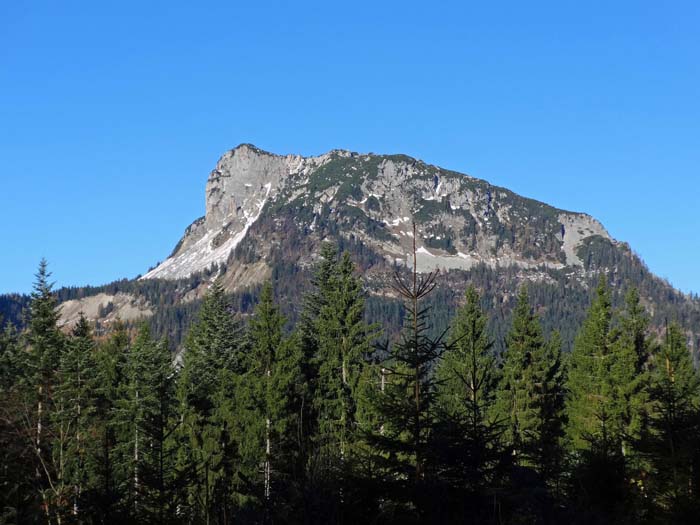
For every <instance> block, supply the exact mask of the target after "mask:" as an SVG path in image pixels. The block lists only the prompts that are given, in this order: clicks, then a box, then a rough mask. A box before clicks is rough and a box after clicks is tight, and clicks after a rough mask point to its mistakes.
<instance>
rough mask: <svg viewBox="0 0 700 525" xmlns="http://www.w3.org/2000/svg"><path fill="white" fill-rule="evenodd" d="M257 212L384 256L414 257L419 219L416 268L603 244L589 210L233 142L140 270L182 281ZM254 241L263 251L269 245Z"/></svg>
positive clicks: (226, 252) (548, 260)
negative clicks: (190, 213)
mask: <svg viewBox="0 0 700 525" xmlns="http://www.w3.org/2000/svg"><path fill="white" fill-rule="evenodd" d="M261 217H265V218H266V220H265V221H264V222H265V223H266V224H267V225H268V226H267V227H268V228H273V229H274V228H277V226H275V224H280V221H281V220H282V217H287V218H288V219H289V220H291V223H292V224H294V227H295V228H296V229H297V230H298V231H300V232H302V233H303V235H304V236H306V237H308V238H309V239H311V240H314V239H315V240H316V241H319V242H320V241H321V240H323V239H324V238H326V237H327V236H329V235H340V236H341V237H346V238H350V237H352V238H353V239H356V240H358V241H359V242H362V243H364V244H366V245H367V246H368V247H370V248H371V249H372V250H374V251H375V252H376V254H377V255H380V256H381V257H382V258H383V259H384V260H386V261H387V262H389V263H391V264H394V263H399V264H409V263H410V261H409V260H408V259H407V258H406V253H407V252H408V251H409V248H410V245H411V244H412V240H411V236H412V228H411V223H412V222H413V221H415V222H416V223H417V225H418V234H419V236H420V238H419V239H418V240H419V246H420V249H419V256H418V264H419V270H421V271H424V270H430V269H433V268H458V269H469V268H471V267H472V266H474V265H475V264H480V263H486V264H487V265H490V266H493V267H496V266H511V265H516V266H520V267H525V268H534V267H539V266H544V267H548V268H552V269H561V268H564V267H567V266H569V267H580V266H582V261H581V259H580V257H579V254H578V249H579V247H580V246H581V245H582V243H583V242H584V241H585V240H586V239H588V238H590V237H593V236H599V237H602V238H604V239H607V240H610V236H609V235H608V233H607V232H606V231H605V229H604V228H603V226H602V225H601V224H600V223H599V222H598V221H596V220H595V219H593V218H592V217H590V216H587V215H585V214H579V213H571V212H566V211H564V210H559V209H557V208H554V207H552V206H548V205H546V204H544V203H540V202H537V201H534V200H531V199H527V198H524V197H521V196H519V195H517V194H515V193H513V192H511V191H509V190H506V189H504V188H499V187H496V186H493V185H491V184H489V183H488V182H486V181H483V180H479V179H475V178H473V177H469V176H467V175H464V174H461V173H457V172H453V171H449V170H444V169H441V168H438V167H436V166H431V165H428V164H426V163H424V162H422V161H419V160H416V159H414V158H411V157H408V156H406V155H374V154H360V153H354V152H350V151H346V150H332V151H330V152H328V153H325V154H323V155H319V156H316V157H303V156H300V155H276V154H273V153H269V152H266V151H263V150H261V149H259V148H257V147H256V146H253V145H251V144H241V145H239V146H237V147H236V148H234V149H232V150H230V151H228V152H226V153H225V154H224V155H223V156H222V157H221V158H220V159H219V161H218V162H217V164H216V167H215V168H214V170H213V171H212V172H211V173H210V175H209V178H208V180H207V183H206V213H205V216H204V217H203V218H201V219H198V220H197V221H195V222H194V223H192V225H190V227H189V228H188V229H187V231H186V232H185V235H184V237H183V238H182V240H181V241H180V243H179V244H178V246H177V248H176V249H175V250H174V252H173V254H172V255H171V256H170V257H169V258H168V259H166V260H165V261H164V262H163V263H162V264H160V265H159V266H158V267H157V268H155V269H154V270H152V271H150V272H148V273H147V274H146V275H145V276H144V277H143V278H167V279H176V278H183V277H187V276H189V275H190V274H192V273H195V272H199V271H202V270H205V269H207V268H209V267H210V266H211V265H212V264H221V263H223V262H226V261H227V260H228V259H229V256H230V254H231V252H232V251H233V250H234V249H235V248H236V247H237V246H239V245H240V244H241V242H242V241H243V240H244V239H246V238H247V237H248V236H249V232H250V229H251V227H252V226H253V225H254V224H256V223H257V222H259V221H260V220H261ZM258 240H259V246H258V248H257V251H258V254H259V256H260V257H262V256H263V255H264V254H265V253H269V246H267V247H266V246H264V245H265V244H266V241H265V240H264V239H262V238H260V239H258ZM267 244H269V243H267ZM290 251H294V249H293V247H290ZM302 255H303V256H307V255H308V254H302Z"/></svg>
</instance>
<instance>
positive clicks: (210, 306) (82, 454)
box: [0, 244, 700, 524]
mask: <svg viewBox="0 0 700 525" xmlns="http://www.w3.org/2000/svg"><path fill="white" fill-rule="evenodd" d="M49 278H50V274H49V272H48V270H47V267H46V263H45V262H42V263H41V265H40V267H39V271H38V273H37V275H36V282H35V285H34V291H33V293H32V296H31V300H30V302H29V306H28V312H27V314H26V316H25V319H26V321H25V324H24V327H23V328H22V329H21V330H17V329H16V328H15V326H14V325H13V324H11V323H9V324H7V326H6V328H5V329H4V331H3V332H2V335H0V400H1V401H0V458H1V459H0V523H55V524H66V523H122V524H124V523H203V524H213V523H218V524H227V523H319V524H321V523H323V524H326V523H357V522H360V521H367V522H369V523H499V524H500V523H561V522H570V523H582V524H583V523H634V522H638V523H694V522H696V520H697V516H698V512H699V511H700V495H699V494H698V491H699V490H700V375H698V372H697V371H696V369H695V368H694V366H693V361H692V358H691V353H690V351H689V348H688V341H687V336H686V334H685V332H684V331H683V330H682V329H681V328H680V327H679V325H678V324H676V323H675V322H669V323H667V326H666V328H665V330H664V333H663V334H662V336H661V337H657V336H656V335H655V333H654V331H653V330H651V328H650V326H651V325H650V315H649V314H648V313H647V312H646V310H645V308H644V307H643V305H642V301H641V299H640V295H639V294H638V293H637V292H635V291H634V290H632V291H630V292H629V293H628V294H627V297H626V300H625V302H624V304H622V305H620V306H617V307H616V306H613V301H612V290H611V286H610V285H609V284H608V282H607V281H606V280H605V278H601V280H600V282H599V283H598V286H597V288H596V289H595V293H594V296H593V300H592V302H591V304H590V307H589V309H588V312H587V314H586V316H585V319H584V320H583V321H582V323H581V325H580V328H579V330H578V334H577V335H576V337H575V342H574V344H573V350H572V351H571V352H570V353H565V352H562V338H561V337H560V335H559V334H558V332H556V331H554V330H551V329H550V328H549V327H547V326H545V324H544V323H543V320H542V318H541V316H540V314H539V308H536V306H538V305H541V303H537V304H536V303H535V302H534V301H533V299H532V294H531V291H530V289H529V288H528V287H526V286H523V287H522V288H521V289H520V290H519V292H518V294H517V297H516V298H515V302H516V306H515V308H514V309H513V313H512V315H511V316H510V319H511V320H510V323H509V325H508V327H507V332H506V334H505V336H504V337H503V345H502V349H501V350H500V351H497V350H496V345H495V341H496V338H497V337H499V335H498V334H495V333H494V331H493V329H492V322H491V319H490V318H491V316H492V312H491V310H490V308H489V307H488V302H485V301H484V299H483V297H482V294H480V293H479V291H478V288H477V287H475V286H469V287H468V288H467V290H466V292H465V294H464V296H463V298H462V300H461V301H460V305H459V307H458V308H457V310H456V311H455V312H454V315H451V316H450V317H449V318H448V319H446V321H445V322H438V321H437V320H436V315H435V311H436V302H439V301H440V298H441V295H440V294H441V292H440V288H437V283H438V281H439V279H440V278H441V277H439V276H438V274H436V273H431V274H424V275H420V274H416V273H397V274H396V276H395V279H394V283H393V290H394V298H393V299H392V301H393V303H392V304H397V303H398V302H399V301H400V302H401V304H402V305H403V307H402V310H401V312H399V311H398V310H396V311H395V315H396V316H397V318H399V319H400V320H401V322H402V330H401V332H400V333H397V334H396V333H394V332H393V331H382V329H383V327H382V326H380V325H379V324H376V323H370V322H368V320H367V319H368V315H367V310H368V309H370V308H371V307H372V306H371V305H372V303H371V297H368V296H367V294H366V284H365V281H364V280H363V279H361V278H360V276H359V272H358V271H357V268H356V267H355V264H354V263H353V262H352V260H351V258H350V256H349V255H348V254H347V253H346V252H342V253H340V251H339V250H338V249H337V247H335V246H332V245H329V244H327V245H324V246H323V248H322V250H321V253H320V259H319V263H318V264H317V266H316V268H315V270H314V272H313V277H312V279H311V282H310V284H309V285H307V286H306V289H308V290H309V291H308V292H307V293H305V294H303V296H298V297H297V298H296V299H297V300H296V301H295V302H294V304H293V305H292V306H293V307H294V309H295V310H296V314H295V316H294V319H293V320H290V319H289V318H288V316H285V312H287V311H289V308H290V305H288V304H280V302H279V300H278V299H277V298H279V297H280V293H279V290H276V289H274V288H273V285H272V283H267V284H265V285H264V286H263V287H262V288H261V290H260V292H259V294H257V297H258V299H257V302H256V303H255V305H254V307H253V308H252V311H251V314H250V315H247V316H245V317H242V316H240V315H239V308H238V306H240V305H238V304H236V305H232V303H231V297H230V296H228V295H227V294H225V292H224V289H223V287H222V286H221V284H220V283H219V282H218V281H214V283H213V284H212V285H211V287H210V289H209V291H208V293H207V295H206V297H205V298H204V300H203V302H202V305H201V308H200V309H199V311H198V314H197V317H196V321H195V322H193V323H191V324H189V325H188V326H186V332H187V333H186V336H185V337H184V343H183V346H184V352H182V353H181V354H176V353H175V352H174V351H173V347H172V345H171V344H170V342H169V341H168V340H167V339H165V338H163V337H159V336H158V335H155V334H154V333H153V331H152V330H151V328H150V327H149V326H148V325H146V324H143V325H141V326H140V327H139V328H138V330H137V331H136V332H135V333H134V332H133V331H130V330H127V327H126V326H125V325H124V324H123V323H120V322H117V323H115V324H114V325H112V326H111V327H110V329H109V333H108V334H106V335H104V336H102V337H96V335H95V333H94V327H93V326H91V324H90V323H89V322H88V321H87V320H86V319H85V318H84V317H81V318H80V319H79V320H78V322H77V323H76V324H75V325H74V326H73V327H72V329H71V331H70V333H65V332H64V331H62V330H61V329H60V327H59V314H58V298H57V296H56V294H55V293H54V291H53V289H52V285H51V283H50V281H49ZM278 282H279V281H275V283H278ZM443 289H444V288H443ZM286 296H287V297H289V296H288V295H286ZM234 306H235V307H234Z"/></svg>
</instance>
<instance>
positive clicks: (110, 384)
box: [91, 320, 130, 523]
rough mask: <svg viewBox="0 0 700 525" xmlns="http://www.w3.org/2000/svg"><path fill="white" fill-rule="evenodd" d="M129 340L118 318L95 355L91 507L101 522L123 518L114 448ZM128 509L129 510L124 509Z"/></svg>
mask: <svg viewBox="0 0 700 525" xmlns="http://www.w3.org/2000/svg"><path fill="white" fill-rule="evenodd" d="M129 348H130V341H129V335H128V333H127V330H126V325H125V324H124V323H123V322H122V321H119V320H117V321H116V322H115V323H114V325H113V326H112V328H111V333H110V334H109V336H108V338H107V339H106V340H105V341H104V342H103V343H102V344H100V345H98V347H97V351H96V354H95V384H96V387H95V399H94V434H95V441H96V443H95V449H94V456H93V457H92V458H91V462H92V463H93V467H92V470H93V472H94V480H93V484H92V492H93V496H92V498H91V506H92V508H91V510H92V512H93V513H94V515H95V516H96V519H97V520H98V521H99V522H100V523H116V522H118V521H122V519H123V517H124V516H123V515H121V514H120V508H119V502H120V499H121V490H122V489H123V487H124V486H125V484H126V482H125V477H126V474H125V473H124V470H123V469H122V466H123V464H122V463H121V462H120V457H119V454H118V451H117V439H118V437H120V436H119V433H118V431H119V427H120V425H119V421H120V414H119V410H118V409H119V408H120V406H121V404H122V401H121V396H122V394H123V393H124V388H123V385H124V384H126V382H127V377H128V376H127V372H128V370H127V358H128V357H129ZM127 510H128V509H127Z"/></svg>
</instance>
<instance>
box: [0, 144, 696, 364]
mask: <svg viewBox="0 0 700 525" xmlns="http://www.w3.org/2000/svg"><path fill="white" fill-rule="evenodd" d="M412 222H415V223H416V229H417V237H418V238H417V239H416V241H417V245H418V258H417V264H418V269H419V271H428V270H432V269H436V268H438V269H440V270H441V271H442V275H441V277H440V278H439V282H440V288H439V290H438V291H437V294H436V295H435V298H434V303H435V309H434V319H435V324H436V327H435V328H436V329H439V328H441V327H443V326H444V325H445V324H446V322H447V320H448V318H449V316H450V315H451V313H452V312H453V311H454V308H455V307H456V306H457V305H458V304H459V303H460V302H461V300H462V297H463V290H464V288H465V287H466V285H467V284H468V283H472V284H474V285H475V286H477V287H478V288H479V289H480V291H481V293H482V295H483V303H484V307H485V308H487V309H488V311H489V314H490V316H491V330H492V332H493V333H494V336H495V338H496V347H497V348H502V347H503V337H504V334H505V330H506V327H507V323H508V321H509V318H510V313H511V310H512V307H513V305H514V300H515V292H516V290H517V288H518V287H519V286H521V285H522V284H523V283H528V286H529V288H530V294H531V297H532V298H533V300H534V301H535V304H536V305H537V307H538V310H539V313H540V314H541V316H542V318H543V321H544V324H545V328H546V329H547V330H548V331H549V330H553V329H557V330H560V331H561V333H562V336H563V340H564V343H565V347H570V346H571V343H572V342H573V338H574V335H575V333H576V330H577V329H578V327H579V325H580V323H581V321H582V319H583V315H584V311H585V308H586V307H587V305H588V302H589V297H590V291H591V288H592V286H591V285H592V284H593V283H595V281H596V280H597V278H598V275H599V274H600V273H605V274H606V275H607V276H608V278H609V280H610V282H611V284H612V285H613V288H614V301H615V302H616V303H618V304H619V303H621V302H622V297H623V295H624V293H625V291H626V290H627V289H628V288H629V287H632V286H634V287H637V288H638V289H639V291H640V295H641V297H642V301H643V302H644V304H645V306H646V307H647V309H648V310H649V312H650V313H651V314H652V317H653V323H654V326H655V327H656V328H657V329H659V330H661V328H662V327H663V325H664V323H665V321H666V319H678V320H679V321H680V323H681V324H682V325H683V326H684V327H685V328H686V330H687V331H686V333H687V336H688V339H689V343H690V344H691V345H692V348H694V349H696V351H697V349H698V347H699V344H700V343H699V340H700V338H699V337H698V336H699V335H700V305H699V304H698V302H697V301H696V300H693V299H691V298H690V297H688V296H686V295H684V294H682V293H680V292H678V291H677V290H675V289H674V288H673V287H672V286H671V285H670V284H669V283H668V282H666V281H664V280H662V279H659V278H658V277H656V276H654V275H653V274H652V273H651V272H650V271H649V270H648V269H647V268H646V266H645V265H644V263H643V262H642V261H641V260H640V259H639V258H638V257H637V256H636V255H635V254H634V253H633V252H632V250H631V248H630V247H629V246H628V245H627V244H626V243H622V242H618V241H616V240H614V239H612V238H611V237H610V235H609V234H608V233H607V231H606V230H605V228H604V227H603V226H602V225H601V224H600V223H599V222H598V221H596V220H595V219H594V218H592V217H590V216H589V215H586V214H583V213H574V212H570V211H565V210H561V209H558V208H555V207H553V206H550V205H547V204H544V203H541V202H538V201H535V200H532V199H528V198H525V197H522V196H519V195H517V194H515V193H513V192H511V191H509V190H507V189H504V188H500V187H497V186H493V185H491V184H489V183H488V182H486V181H484V180H480V179H476V178H473V177H470V176H468V175H464V174H461V173H457V172H454V171H450V170H446V169H442V168H439V167H436V166H432V165H429V164H426V163H424V162H422V161H419V160H416V159H413V158H411V157H408V156H405V155H374V154H358V153H352V152H348V151H343V150H334V151H331V152H329V153H326V154H324V155H320V156H317V157H301V156H298V155H286V156H282V155H275V154H272V153H267V152H264V151H262V150H260V149H258V148H256V147H255V146H252V145H249V144H243V145H241V146H238V147H237V148H234V149H233V150H231V151H229V152H227V153H225V154H224V155H223V156H222V157H221V159H219V161H218V163H217V165H216V167H215V169H214V170H213V171H212V172H211V173H210V175H209V178H208V180H207V183H206V199H205V215H204V217H201V218H199V219H197V220H195V221H194V222H193V223H192V224H191V225H190V226H189V227H188V228H187V229H186V231H185V234H184V235H183V237H182V239H181V240H180V242H179V243H178V244H177V246H176V247H175V249H174V250H173V253H172V254H171V256H170V257H168V258H167V259H165V260H164V261H163V262H162V263H160V264H158V265H157V266H156V267H155V268H153V269H151V270H150V271H148V272H147V273H146V274H145V275H143V276H142V277H141V278H140V279H138V280H134V281H128V280H124V281H119V282H116V283H111V284H110V285H106V286H103V287H88V288H74V289H63V290H61V291H60V292H59V296H60V298H61V300H62V301H66V304H65V306H64V322H66V323H67V324H68V325H70V323H72V322H73V321H74V320H75V319H76V316H77V312H79V311H80V310H83V311H85V312H88V313H90V314H94V316H92V315H91V317H92V318H94V319H95V320H99V321H100V322H101V323H102V324H103V325H108V324H109V323H110V322H111V321H113V320H114V319H116V318H117V317H120V318H122V319H126V320H131V322H137V320H138V319H139V318H142V317H149V318H150V319H151V323H152V325H153V328H154V330H155V333H156V334H158V335H167V336H168V337H170V338H171V340H172V341H173V342H174V343H175V344H179V341H180V340H181V337H182V334H183V332H184V331H185V330H186V329H187V326H188V324H189V322H190V320H191V318H192V316H193V315H195V313H196V311H197V305H198V301H199V299H200V298H201V297H202V295H203V293H204V292H205V291H206V289H207V287H208V285H209V283H210V282H211V281H212V280H213V279H214V278H216V277H217V276H220V277H221V279H222V280H223V283H224V285H225V287H226V288H227V290H228V291H229V292H231V293H232V294H234V302H235V304H236V307H237V309H238V310H240V311H241V312H243V313H245V312H247V311H248V310H249V308H250V306H251V305H252V304H253V303H254V302H255V297H256V294H257V291H258V289H259V286H260V284H261V283H262V282H263V281H265V280H267V279H272V280H273V281H274V282H275V288H276V291H277V294H278V295H279V296H280V298H282V299H286V301H283V308H284V310H285V314H286V315H287V316H288V317H290V318H291V319H294V318H295V317H296V315H298V307H299V298H300V297H301V295H302V294H303V293H304V292H305V290H306V289H307V287H308V280H309V276H310V274H309V271H310V268H311V266H312V265H313V263H314V262H315V260H316V257H317V254H318V253H319V248H320V244H321V243H322V242H324V241H331V242H334V243H336V244H337V245H338V246H339V247H340V249H342V250H345V251H348V252H350V254H351V256H352V257H353V259H354V261H355V262H356V264H357V265H358V266H359V268H360V271H361V272H362V273H363V277H364V280H365V283H366V286H367V290H368V292H369V299H368V317H369V318H370V320H371V321H379V322H381V323H382V324H383V325H384V326H385V328H386V333H387V335H391V334H392V333H393V332H394V331H395V330H396V328H397V327H398V325H399V324H400V322H401V317H402V312H403V310H402V307H401V305H400V302H399V301H397V299H396V297H395V296H394V294H393V291H392V290H391V287H390V282H391V276H392V274H393V272H394V271H396V270H399V271H403V269H405V268H407V267H408V266H410V265H411V264H412V259H411V258H410V257H409V254H410V251H411V246H412V242H413V239H412V235H413V230H412ZM20 303H21V301H19V302H18V301H17V300H14V299H11V298H5V299H4V302H3V301H0V306H2V310H3V311H5V312H10V316H9V317H12V313H13V312H14V314H15V315H14V317H15V318H17V317H18V316H17V315H16V313H17V312H18V310H19V307H18V306H17V305H18V304H20ZM3 305H4V306H3ZM7 316H8V315H7V314H6V317H7Z"/></svg>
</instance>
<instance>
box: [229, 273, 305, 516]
mask: <svg viewBox="0 0 700 525" xmlns="http://www.w3.org/2000/svg"><path fill="white" fill-rule="evenodd" d="M285 322H286V321H285V319H284V317H283V316H282V314H281V313H280V311H279V307H278V306H277V305H276V304H275V303H274V298H273V292H272V285H271V284H270V283H267V284H265V286H264V287H263V290H262V293H261V296H260V302H259V303H258V305H257V307H256V309H255V312H254V314H253V317H252V319H251V320H250V322H249V324H248V334H247V335H248V345H249V351H248V353H247V359H246V373H245V375H244V377H243V379H242V385H244V386H245V391H246V393H247V399H246V400H245V401H246V405H247V406H246V407H244V408H245V409H246V411H247V413H246V414H245V415H244V416H243V418H242V422H241V423H242V425H241V426H242V428H241V434H242V439H244V440H245V442H244V445H246V449H247V450H245V451H244V458H243V459H244V460H246V459H247V460H248V462H249V463H251V460H252V464H253V466H254V467H259V466H260V465H262V473H261V474H262V475H261V476H260V478H261V483H259V485H261V486H262V491H261V492H262V500H263V503H264V510H265V515H266V516H268V518H270V517H271V516H273V515H274V514H273V513H275V514H277V515H281V514H280V513H282V512H285V511H288V510H289V506H290V505H291V504H292V502H291V499H292V494H291V493H292V492H293V490H294V487H296V486H297V485H298V482H299V477H300V454H299V438H300V431H301V428H300V426H299V425H300V423H301V422H300V420H299V410H300V408H301V406H302V404H301V394H302V389H301V388H300V386H301V385H300V382H301V380H302V375H301V374H302V370H301V364H302V355H301V348H300V345H299V344H298V342H297V341H296V340H294V339H290V338H285V337H284V325H285Z"/></svg>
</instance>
